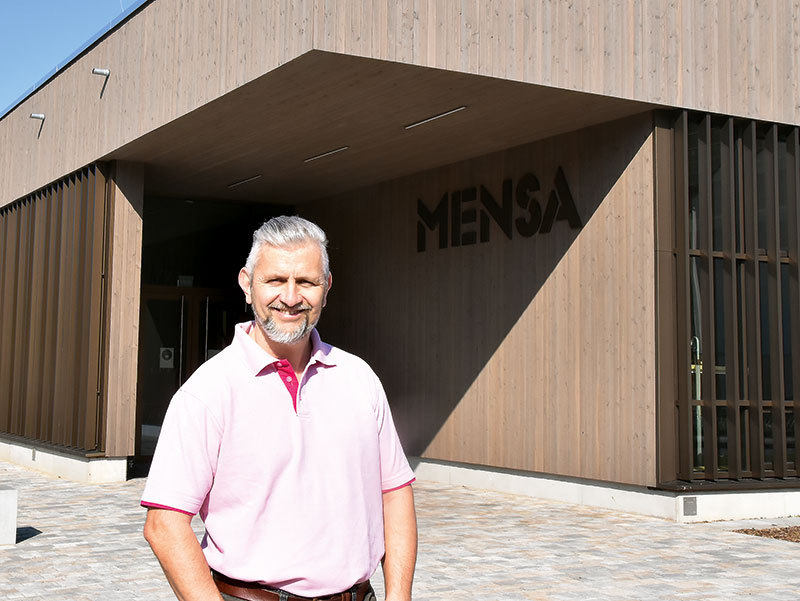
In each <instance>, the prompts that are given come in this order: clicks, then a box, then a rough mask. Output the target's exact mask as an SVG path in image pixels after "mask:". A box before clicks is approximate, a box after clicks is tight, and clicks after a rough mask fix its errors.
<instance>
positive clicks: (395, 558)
mask: <svg viewBox="0 0 800 601" xmlns="http://www.w3.org/2000/svg"><path fill="white" fill-rule="evenodd" d="M383 532H384V539H385V544H386V555H385V556H384V558H383V579H384V583H385V586H386V601H410V600H411V583H412V581H413V580H414V566H415V564H416V563H417V516H416V513H415V512H414V491H413V490H412V489H411V486H410V485H409V486H404V487H403V488H398V489H397V490H393V491H390V492H387V493H384V494H383Z"/></svg>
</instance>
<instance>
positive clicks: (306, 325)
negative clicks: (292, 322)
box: [253, 307, 317, 344]
mask: <svg viewBox="0 0 800 601" xmlns="http://www.w3.org/2000/svg"><path fill="white" fill-rule="evenodd" d="M253 317H254V318H255V321H256V323H257V324H258V327H260V328H261V331H262V332H264V335H265V336H266V337H267V338H269V339H270V340H272V342H276V343H278V344H297V343H299V342H302V341H303V339H305V337H306V336H308V334H309V333H310V332H311V330H313V329H314V326H315V325H317V324H316V322H315V323H311V321H310V320H309V318H308V313H306V315H305V316H304V319H303V322H302V323H301V324H299V325H298V326H297V328H295V329H294V330H293V331H286V330H282V329H281V328H280V327H278V324H276V323H275V320H273V319H272V317H271V316H267V318H266V319H262V318H261V316H260V315H259V314H258V313H257V312H256V310H255V307H253Z"/></svg>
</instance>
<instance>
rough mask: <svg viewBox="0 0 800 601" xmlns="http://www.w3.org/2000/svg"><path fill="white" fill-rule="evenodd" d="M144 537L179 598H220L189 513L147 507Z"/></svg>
mask: <svg viewBox="0 0 800 601" xmlns="http://www.w3.org/2000/svg"><path fill="white" fill-rule="evenodd" d="M144 537H145V538H146V539H147V542H148V543H150V548H151V549H153V553H155V555H156V557H157V558H158V561H159V563H160V564H161V568H162V569H163V570H164V574H165V575H166V576H167V580H168V581H169V584H170V586H171V587H172V590H173V591H174V592H175V596H176V597H177V598H178V599H180V601H222V596H221V595H220V594H219V591H218V590H217V587H216V585H215V584H214V581H213V579H212V578H211V572H210V570H209V569H208V564H207V563H206V558H205V556H204V555H203V551H202V549H201V548H200V543H199V542H198V541H197V537H196V536H195V534H194V530H192V516H190V515H187V514H185V513H181V512H180V511H172V510H170V509H148V510H147V520H146V521H145V524H144Z"/></svg>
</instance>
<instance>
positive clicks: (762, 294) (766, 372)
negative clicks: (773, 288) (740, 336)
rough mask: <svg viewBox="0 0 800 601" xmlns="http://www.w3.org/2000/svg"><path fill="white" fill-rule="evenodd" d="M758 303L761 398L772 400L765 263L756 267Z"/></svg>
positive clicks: (767, 276)
mask: <svg viewBox="0 0 800 601" xmlns="http://www.w3.org/2000/svg"><path fill="white" fill-rule="evenodd" d="M758 282H759V301H760V303H761V398H762V399H764V400H765V401H769V400H772V380H771V374H772V369H771V367H772V361H771V360H772V352H771V351H770V344H769V341H770V331H769V272H768V270H767V264H766V263H760V264H759V265H758Z"/></svg>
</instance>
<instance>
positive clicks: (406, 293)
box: [301, 114, 652, 460]
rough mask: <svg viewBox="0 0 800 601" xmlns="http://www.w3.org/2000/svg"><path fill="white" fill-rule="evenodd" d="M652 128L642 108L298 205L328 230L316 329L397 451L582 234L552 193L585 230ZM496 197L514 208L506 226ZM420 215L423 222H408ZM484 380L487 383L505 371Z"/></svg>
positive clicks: (480, 361)
mask: <svg viewBox="0 0 800 601" xmlns="http://www.w3.org/2000/svg"><path fill="white" fill-rule="evenodd" d="M651 130H652V117H651V116H650V114H643V115H639V116H636V117H632V118H629V119H626V120H623V121H620V122H614V123H609V124H604V125H602V126H597V127H593V128H590V129H587V130H583V131H580V132H574V133H571V134H567V135H564V136H560V137H557V138H552V139H548V140H544V141H540V142H537V143H534V144H530V145H526V146H524V147H517V148H513V149H509V150H506V151H503V152H501V153H497V154H493V155H489V156H486V157H480V158H477V159H473V160H470V161H466V162H463V163H459V164H455V165H449V166H446V167H442V168H438V169H434V170H431V171H428V172H424V173H420V174H416V175H413V176H409V177H406V178H402V179H400V180H395V181H392V182H387V183H384V184H380V185H378V186H375V187H371V188H368V189H364V190H359V191H356V192H352V193H348V194H345V195H342V196H339V197H336V198H333V199H326V200H325V201H323V202H319V203H316V204H314V205H309V206H305V207H301V213H302V214H303V215H305V216H308V217H309V218H311V219H314V220H316V221H317V222H318V223H319V224H320V225H321V226H322V227H323V228H325V229H326V231H327V232H328V235H329V238H330V240H331V249H330V255H331V266H332V271H333V275H334V285H333V289H332V293H331V296H330V298H329V303H328V308H327V309H326V312H325V314H324V316H323V318H322V321H321V322H320V331H321V333H322V335H323V338H325V339H326V340H328V341H330V342H332V343H333V344H336V345H337V346H341V347H342V348H344V349H346V350H349V351H351V352H354V353H356V354H358V355H360V356H362V357H364V358H365V359H366V360H367V361H368V362H369V363H370V364H371V365H372V366H373V368H374V369H375V371H376V372H377V373H378V375H379V376H380V377H381V379H382V381H383V383H384V387H385V388H386V391H387V395H388V396H389V400H390V404H391V406H392V411H393V414H394V418H395V422H396V424H397V427H398V430H399V432H400V435H401V438H402V440H403V443H404V446H405V450H406V452H407V453H408V454H409V455H421V454H423V453H424V452H425V450H426V449H428V448H429V446H430V445H431V442H432V441H433V440H434V438H435V437H436V436H437V434H438V433H439V432H440V429H441V428H442V426H443V425H444V424H445V422H446V421H447V420H448V418H449V417H450V416H451V414H452V413H453V411H454V410H455V409H456V407H457V405H458V404H459V403H460V402H461V401H462V399H463V398H464V395H465V393H466V392H467V391H468V390H469V389H470V387H471V386H472V385H473V383H474V382H475V380H476V378H477V377H478V376H479V374H480V373H481V371H482V370H484V368H485V367H486V366H487V363H488V362H489V360H490V359H491V357H492V356H493V355H494V353H495V352H496V351H497V350H498V348H499V347H500V345H501V344H502V343H503V341H504V340H505V339H506V338H507V336H508V335H509V333H510V332H511V331H512V329H513V328H514V326H515V324H516V323H517V322H518V320H519V319H520V317H521V316H522V315H523V312H524V311H525V310H526V309H527V308H528V306H529V305H530V304H531V301H532V300H533V299H534V298H535V297H536V295H537V294H538V293H539V292H540V291H541V290H542V287H543V285H544V284H545V282H546V281H547V279H548V277H550V276H551V274H553V272H554V270H555V269H556V266H557V265H558V263H559V261H561V260H562V258H564V256H565V253H567V251H568V249H569V248H570V247H571V246H572V245H573V243H574V242H575V241H576V239H577V238H578V237H579V236H580V235H581V232H582V231H583V230H582V229H581V228H580V227H577V228H576V227H573V226H574V225H575V224H574V223H571V219H572V218H573V217H575V216H572V217H571V216H570V214H569V207H568V206H567V199H566V198H565V196H566V195H567V194H571V196H572V198H573V199H574V204H575V206H576V210H577V214H578V216H579V219H580V222H581V224H582V225H583V226H584V227H585V226H586V224H587V223H588V222H589V220H590V219H591V217H592V216H593V215H594V213H595V212H596V211H597V210H598V208H599V207H600V206H601V204H602V203H603V201H604V199H605V198H606V196H607V195H608V193H609V191H610V190H611V189H612V187H613V186H614V185H615V183H616V182H617V180H618V179H619V178H620V177H621V175H622V174H623V173H624V172H625V170H626V168H627V167H628V165H629V164H630V163H631V161H632V159H633V158H634V157H635V156H636V153H637V152H638V151H639V150H640V148H641V147H642V145H643V144H644V143H645V142H646V141H647V139H648V136H649V134H650V132H651ZM559 173H563V178H564V180H565V182H559V181H558V179H559V177H560V175H558V174H559ZM508 180H511V182H510V183H509V182H508ZM565 185H566V187H567V188H568V190H567V191H565V189H564V186H565ZM537 187H538V190H537V189H536V188H537ZM520 189H522V190H524V191H527V192H528V193H529V195H528V196H527V200H528V204H527V206H525V204H526V203H525V200H526V198H525V197H526V194H524V193H520V192H519V190H520ZM553 192H555V196H556V200H557V201H558V202H557V203H556V208H555V209H554V208H553V205H552V204H551V202H552V201H551V197H552V196H553ZM483 194H488V195H489V196H488V198H487V199H486V201H483V200H482V199H481V196H482V195H483ZM530 195H532V196H533V198H534V199H535V200H536V201H537V203H538V210H537V208H536V207H535V206H534V205H532V204H531V203H530ZM504 199H505V201H504ZM420 200H421V201H422V203H423V205H424V207H425V209H420V208H418V201H420ZM489 200H491V201H492V202H489ZM504 202H511V203H512V205H513V208H512V213H513V215H512V222H511V227H510V228H508V222H507V221H506V217H505V213H504V212H503V205H504ZM548 205H550V207H549V208H548ZM437 208H438V209H439V210H440V211H441V212H440V213H439V214H438V216H437V215H436V214H435V211H436V210H437ZM507 208H508V206H506V209H507ZM553 210H556V213H555V218H554V214H553V213H552V211H553ZM425 211H427V212H428V213H426V212H425ZM420 212H422V213H423V214H425V215H426V217H425V218H426V219H428V220H429V221H430V222H431V223H433V225H434V227H433V229H431V227H429V226H427V225H426V226H424V227H423V226H421V225H420V224H421V223H422V222H423V221H424V219H422V218H420V217H419V214H420ZM438 218H441V220H440V221H439V222H438V227H436V225H437V224H436V223H434V222H436V219H438ZM537 222H538V228H535V227H534V226H535V225H536V223H537ZM547 224H552V227H551V228H548V227H547ZM526 227H527V228H528V229H527V230H526V229H525V228H526ZM420 228H421V229H420ZM442 228H447V232H446V234H442V238H441V239H440V237H439V236H440V234H441V230H442ZM454 229H455V230H456V232H455V235H454ZM548 229H549V231H547V230H548ZM458 230H460V231H458ZM420 234H423V235H424V236H423V237H424V246H425V249H424V250H422V251H420V250H419V248H420V247H421V241H420V240H418V235H420ZM440 243H441V244H440ZM440 245H441V246H445V248H440ZM590 250H591V249H590ZM581 252H586V250H582V251H581ZM519 353H520V354H522V355H523V358H522V361H523V362H526V363H528V364H530V365H531V367H533V364H534V363H535V362H542V361H548V360H550V357H544V356H540V355H541V353H539V352H537V351H536V350H535V349H531V348H523V347H521V348H520V350H519ZM492 377H494V378H497V381H498V384H499V383H501V381H502V379H503V378H504V377H505V375H504V374H503V373H498V374H493V376H492ZM533 385H535V383H534V384H533ZM505 394H508V391H506V393H505ZM515 394H522V392H521V391H519V392H517V393H515ZM487 402H489V403H490V402H491V401H490V400H487ZM519 402H520V403H521V402H526V401H524V400H520V401H519ZM508 418H509V419H513V416H508ZM487 428H488V426H486V427H484V428H481V425H477V426H476V425H475V424H473V425H471V426H464V428H462V430H464V435H465V436H468V435H469V432H470V431H473V432H478V433H479V432H480V430H481V429H484V430H485V429H487ZM477 435H478V436H480V434H477ZM484 442H485V441H484ZM457 444H465V445H468V444H471V443H470V442H469V441H467V440H465V441H463V442H459V443H457ZM440 458H446V459H456V460H457V459H458V457H440Z"/></svg>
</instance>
